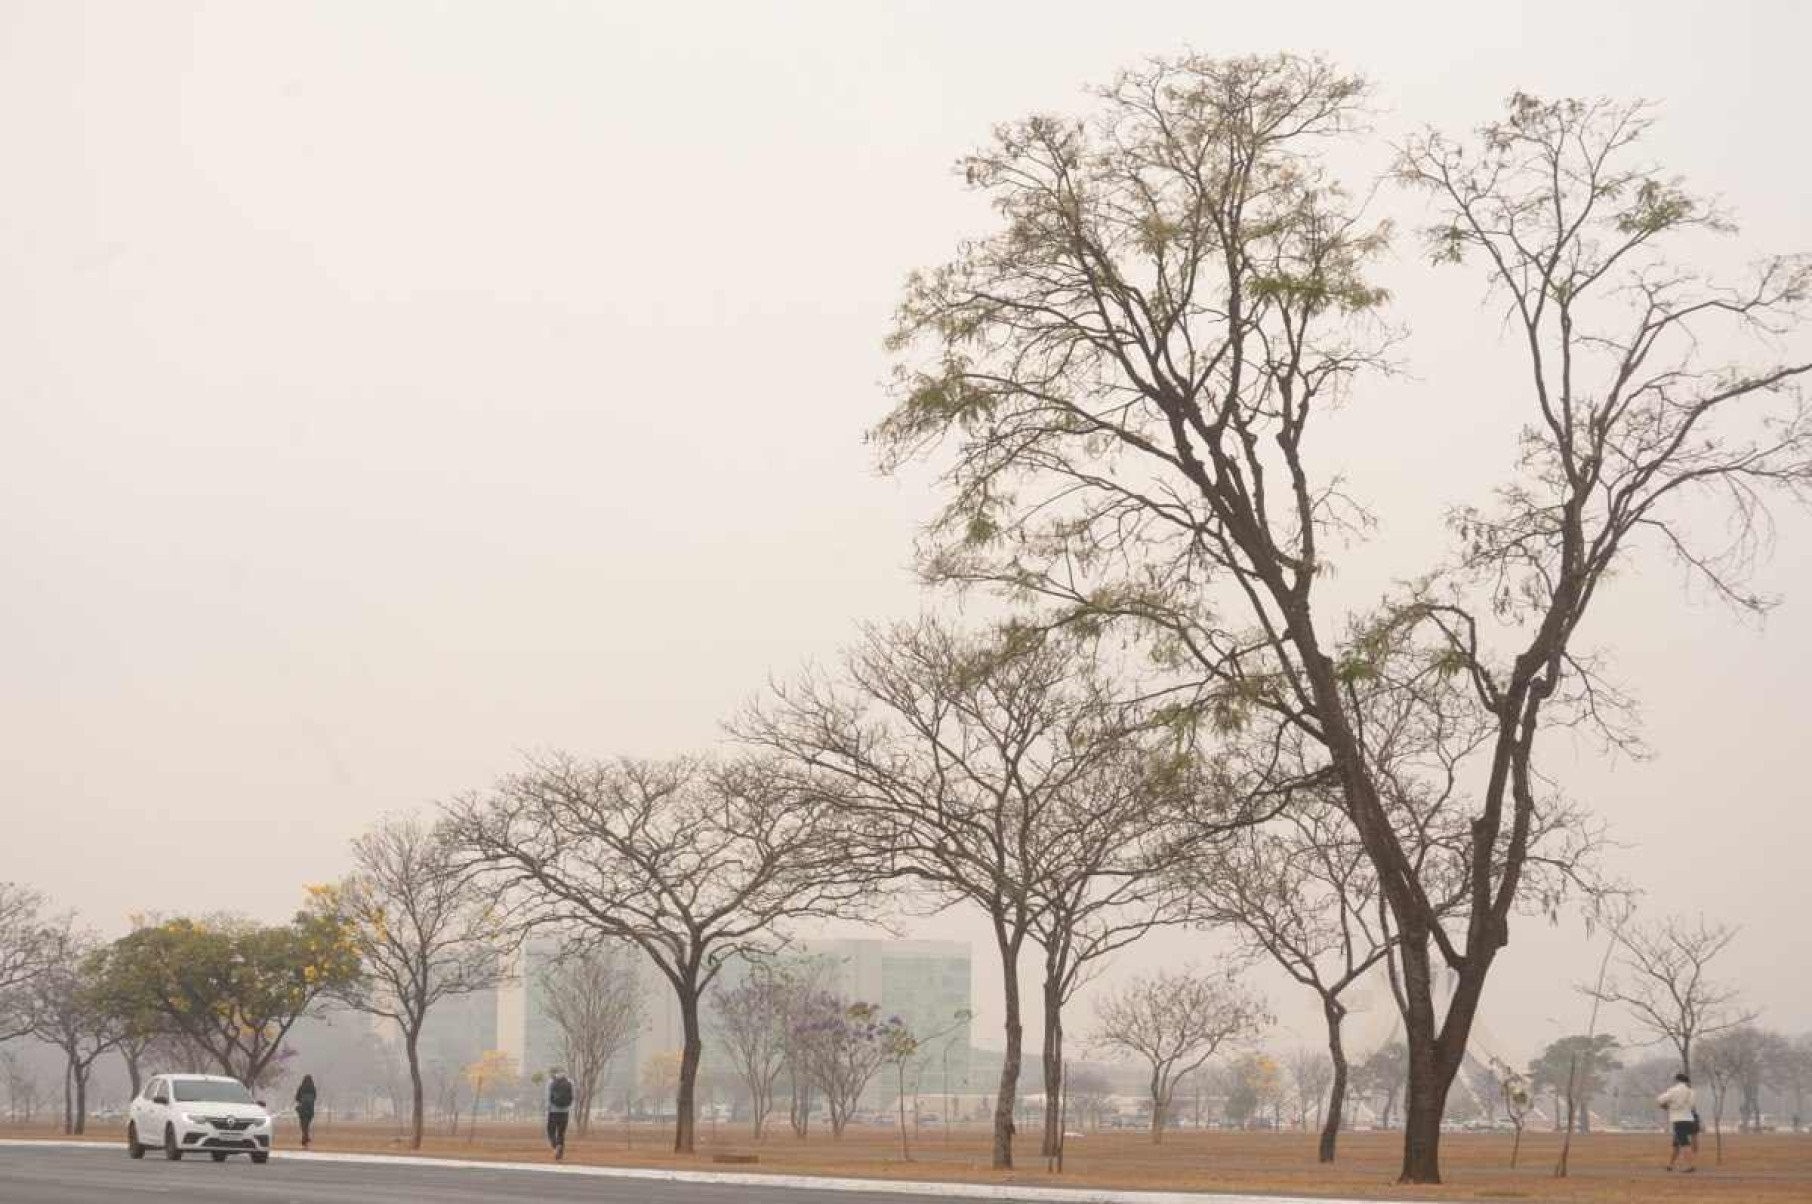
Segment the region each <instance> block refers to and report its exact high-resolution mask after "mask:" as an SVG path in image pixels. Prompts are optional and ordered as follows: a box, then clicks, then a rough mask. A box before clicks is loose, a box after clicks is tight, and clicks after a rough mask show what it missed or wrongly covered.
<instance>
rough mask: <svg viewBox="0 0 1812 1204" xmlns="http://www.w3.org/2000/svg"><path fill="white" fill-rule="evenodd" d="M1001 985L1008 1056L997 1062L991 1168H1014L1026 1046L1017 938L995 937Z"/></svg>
mask: <svg viewBox="0 0 1812 1204" xmlns="http://www.w3.org/2000/svg"><path fill="white" fill-rule="evenodd" d="M998 943H999V946H1000V963H1001V965H1000V968H1001V976H1002V979H1003V982H1002V988H1003V992H1004V995H1005V1002H1006V1007H1007V1024H1006V1037H1007V1056H1006V1059H1005V1060H1004V1061H1002V1062H1001V1064H1000V1094H999V1095H998V1096H997V1097H996V1098H995V1100H994V1169H995V1170H1011V1169H1012V1168H1013V1106H1014V1103H1015V1102H1016V1101H1017V1099H1018V1098H1019V1059H1020V1057H1021V1056H1022V1054H1023V1053H1024V1050H1025V1026H1024V1025H1023V1023H1022V1022H1021V1020H1020V1015H1019V945H1020V942H1019V940H1018V939H1014V940H1011V941H1009V940H1007V939H1006V938H1005V937H1004V936H1003V937H1000V938H999V939H998Z"/></svg>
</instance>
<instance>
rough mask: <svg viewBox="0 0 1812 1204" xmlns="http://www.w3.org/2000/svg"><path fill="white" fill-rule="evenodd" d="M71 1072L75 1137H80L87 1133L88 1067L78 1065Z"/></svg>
mask: <svg viewBox="0 0 1812 1204" xmlns="http://www.w3.org/2000/svg"><path fill="white" fill-rule="evenodd" d="M71 1070H72V1071H73V1072H74V1074H73V1077H74V1078H75V1135H76V1136H77V1137H80V1136H81V1135H82V1134H83V1133H85V1132H87V1131H88V1067H86V1066H82V1065H79V1064H78V1065H76V1066H73V1067H71Z"/></svg>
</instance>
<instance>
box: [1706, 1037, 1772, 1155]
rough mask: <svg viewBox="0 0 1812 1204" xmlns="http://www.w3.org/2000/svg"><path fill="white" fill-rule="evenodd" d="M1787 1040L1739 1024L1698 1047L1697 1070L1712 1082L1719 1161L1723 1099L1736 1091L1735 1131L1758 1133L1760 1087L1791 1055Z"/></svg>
mask: <svg viewBox="0 0 1812 1204" xmlns="http://www.w3.org/2000/svg"><path fill="white" fill-rule="evenodd" d="M1790 1051H1791V1047H1790V1046H1789V1045H1788V1043H1787V1040H1786V1038H1784V1037H1782V1036H1781V1035H1780V1034H1778V1033H1771V1032H1768V1031H1767V1030H1766V1029H1760V1028H1757V1027H1755V1026H1754V1025H1753V1024H1739V1025H1737V1026H1736V1027H1735V1028H1730V1029H1726V1030H1725V1031H1723V1032H1721V1033H1718V1034H1716V1035H1714V1036H1711V1037H1707V1038H1706V1039H1705V1041H1704V1042H1703V1043H1702V1044H1701V1045H1700V1046H1699V1047H1698V1059H1699V1069H1700V1071H1701V1073H1703V1074H1704V1076H1705V1077H1706V1078H1708V1079H1710V1080H1711V1088H1712V1093H1713V1108H1712V1132H1713V1134H1715V1136H1716V1139H1717V1156H1718V1161H1719V1162H1722V1161H1723V1160H1724V1100H1725V1096H1726V1095H1727V1094H1728V1093H1729V1092H1730V1091H1731V1089H1733V1088H1734V1089H1735V1090H1736V1092H1737V1128H1738V1130H1739V1131H1741V1130H1749V1131H1751V1132H1760V1131H1761V1127H1762V1087H1763V1085H1764V1084H1765V1083H1766V1082H1767V1081H1768V1080H1769V1078H1770V1077H1771V1074H1772V1072H1773V1071H1774V1070H1775V1069H1776V1068H1777V1067H1778V1066H1780V1065H1781V1063H1782V1062H1783V1061H1784V1060H1785V1059H1786V1058H1787V1057H1789V1056H1790Z"/></svg>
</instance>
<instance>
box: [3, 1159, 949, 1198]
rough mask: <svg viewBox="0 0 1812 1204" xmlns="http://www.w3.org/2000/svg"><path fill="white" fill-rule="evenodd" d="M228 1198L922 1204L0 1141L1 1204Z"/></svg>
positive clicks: (541, 1174)
mask: <svg viewBox="0 0 1812 1204" xmlns="http://www.w3.org/2000/svg"><path fill="white" fill-rule="evenodd" d="M152 1198H155V1199H162V1200H170V1201H182V1202H186V1201H195V1202H196V1204H228V1202H237V1201H242V1200H245V1201H274V1202H279V1204H441V1202H443V1201H444V1202H445V1204H463V1202H467V1201H469V1202H471V1204H516V1202H518V1201H522V1202H524V1204H527V1202H530V1201H532V1202H533V1204H564V1202H565V1201H581V1200H582V1201H585V1202H586V1204H802V1202H803V1204H817V1202H822V1204H925V1199H924V1197H914V1196H899V1195H889V1194H885V1193H879V1192H828V1191H824V1192H820V1191H810V1192H802V1191H799V1190H797V1189H791V1188H773V1187H761V1186H759V1185H757V1184H756V1183H748V1184H733V1185H719V1184H699V1183H665V1182H659V1181H652V1180H646V1179H612V1178H603V1177H598V1176H590V1175H568V1174H560V1173H551V1174H550V1173H548V1172H545V1171H523V1170H514V1171H512V1170H495V1171H494V1170H473V1169H467V1168H454V1169H440V1168H436V1167H420V1166H383V1165H374V1164H365V1163H344V1162H323V1161H317V1160H312V1159H310V1158H309V1157H308V1156H307V1155H291V1156H290V1157H287V1158H286V1157H284V1156H283V1155H282V1154H281V1153H279V1154H277V1155H275V1156H274V1157H272V1159H271V1160H270V1161H269V1162H268V1163H266V1164H265V1165H263V1166H253V1165H252V1164H251V1163H250V1162H248V1161H247V1160H246V1159H244V1158H229V1159H227V1161H225V1162H222V1163H217V1162H214V1161H213V1160H211V1159H207V1158H202V1159H196V1158H194V1157H192V1156H191V1157H189V1158H185V1159H183V1160H182V1161H181V1162H165V1161H164V1160H162V1159H161V1158H159V1157H157V1155H156V1154H151V1155H148V1156H147V1157H146V1158H145V1159H144V1160H143V1161H142V1162H134V1161H131V1160H130V1159H128V1158H127V1157H126V1151H125V1150H124V1149H123V1148H120V1149H112V1148H105V1147H104V1148H102V1149H93V1148H89V1149H29V1148H19V1147H13V1148H6V1147H0V1201H5V1204H109V1202H112V1201H121V1202H124V1201H131V1200H138V1199H152Z"/></svg>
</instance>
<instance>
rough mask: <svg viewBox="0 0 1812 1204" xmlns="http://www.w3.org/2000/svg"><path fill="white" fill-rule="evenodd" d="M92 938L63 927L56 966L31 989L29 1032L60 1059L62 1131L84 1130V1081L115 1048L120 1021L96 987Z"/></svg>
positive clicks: (40, 975)
mask: <svg viewBox="0 0 1812 1204" xmlns="http://www.w3.org/2000/svg"><path fill="white" fill-rule="evenodd" d="M97 947H98V946H97V944H96V942H95V940H94V938H93V937H92V936H90V935H88V934H86V933H82V932H78V931H76V930H75V929H74V928H73V927H65V928H63V929H62V930H61V931H60V932H59V933H58V934H57V939H56V943H55V946H54V963H53V965H52V966H51V968H50V969H48V970H46V971H44V972H43V973H41V974H39V975H37V977H36V978H34V979H33V980H32V982H31V985H30V988H29V995H30V998H29V1002H28V1003H27V1005H26V1006H27V1009H28V1011H27V1014H28V1017H29V1020H30V1023H31V1034H32V1035H33V1036H35V1037H37V1038H38V1039H39V1040H40V1041H43V1042H45V1043H46V1044H48V1045H51V1046H53V1047H55V1048H56V1050H57V1051H58V1052H59V1053H61V1054H62V1055H63V1132H64V1133H66V1134H73V1135H79V1134H81V1133H83V1132H86V1131H87V1127H88V1079H89V1075H90V1074H91V1073H92V1072H93V1070H94V1064H95V1062H96V1061H97V1060H98V1059H99V1058H100V1056H101V1055H102V1054H104V1053H106V1052H107V1051H108V1050H110V1049H112V1048H114V1046H116V1045H118V1044H119V1040H120V1035H121V1023H120V1020H119V1018H118V1017H116V1016H114V1015H113V1014H112V1013H111V1012H109V1011H108V1009H107V1007H106V1006H105V1004H104V1003H103V1002H102V1000H101V998H100V996H99V994H98V992H97V991H96V989H95V980H94V975H93V972H92V971H93V960H92V955H93V954H94V952H95V951H96V949H97Z"/></svg>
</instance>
